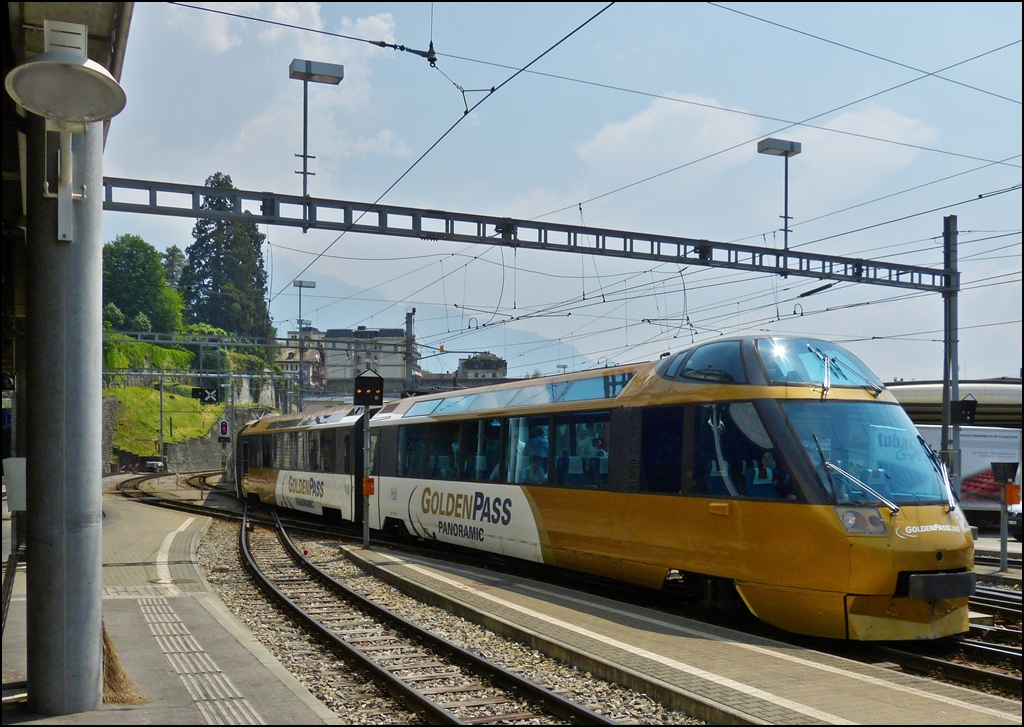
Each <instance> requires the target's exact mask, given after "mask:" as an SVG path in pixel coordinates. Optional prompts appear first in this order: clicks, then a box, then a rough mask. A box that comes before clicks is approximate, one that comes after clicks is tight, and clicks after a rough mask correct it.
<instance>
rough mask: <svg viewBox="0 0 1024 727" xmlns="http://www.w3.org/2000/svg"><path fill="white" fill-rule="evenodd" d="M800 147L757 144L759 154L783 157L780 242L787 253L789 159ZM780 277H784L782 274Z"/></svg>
mask: <svg viewBox="0 0 1024 727" xmlns="http://www.w3.org/2000/svg"><path fill="white" fill-rule="evenodd" d="M801 147H802V145H801V144H800V142H799V141H785V140H784V139H761V141H759V142H757V152H758V153H759V154H771V155H772V156H777V157H783V158H784V159H785V160H786V181H785V192H784V194H785V201H784V202H783V210H782V242H783V249H784V250H785V251H786V252H787V253H788V252H789V158H790V157H795V156H796V155H797V154H799V153H800V150H801ZM782 259H783V267H786V268H788V267H789V258H788V257H785V256H783V258H782ZM782 277H786V276H785V274H783V276H782Z"/></svg>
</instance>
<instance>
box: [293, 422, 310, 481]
mask: <svg viewBox="0 0 1024 727" xmlns="http://www.w3.org/2000/svg"><path fill="white" fill-rule="evenodd" d="M292 437H294V443H293V445H292V452H294V453H295V455H296V457H295V469H297V470H299V471H300V472H305V471H308V470H309V456H308V452H307V448H306V440H307V439H308V438H309V437H308V432H296V433H295V434H293V435H292Z"/></svg>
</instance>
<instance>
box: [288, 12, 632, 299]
mask: <svg viewBox="0 0 1024 727" xmlns="http://www.w3.org/2000/svg"><path fill="white" fill-rule="evenodd" d="M614 4H615V3H608V4H607V5H605V6H604V7H603V8H601V9H600V10H598V11H597V12H596V13H594V14H593V15H591V16H590V17H589V18H587V19H586V20H585V21H583V22H582V23H580V24H579V25H577V26H576V27H575V28H574V29H573V30H571V31H570V32H569V33H567V34H566V35H564V36H562V38H560V39H559V40H558V41H557V42H555V43H554V44H553V45H551V46H549V47H548V48H547V49H546V50H545V51H543V52H542V53H541V54H540V55H538V56H536V57H535V58H534V59H533V60H532V61H530V62H529V63H527V64H526V65H525V66H523V67H522V68H520V69H519V70H517V71H516V72H515V73H513V74H512V75H511V76H509V77H508V78H506V79H505V80H504V81H502V82H501V83H500V84H498V85H497V86H495V87H493V88H492V89H491V90H490V92H489V93H488V94H487V95H486V96H484V97H483V98H482V99H480V100H479V101H477V102H476V103H475V104H473V106H472V108H470V109H469V110H467V112H466V113H464V114H463V115H462V116H460V117H459V118H458V119H457V120H456V121H455V123H453V124H452V125H451V126H449V127H448V129H447V130H446V131H445V132H444V133H443V134H441V136H440V137H438V139H437V141H435V142H434V143H433V144H431V145H430V146H429V147H428V148H427V150H426V151H424V152H423V153H422V154H420V156H419V157H417V158H416V161H414V162H413V163H412V164H411V165H409V167H408V168H407V169H406V170H405V171H404V172H402V174H401V175H400V176H399V177H398V179H396V180H395V181H394V182H392V183H391V185H390V186H388V188H387V189H385V190H384V191H383V192H382V193H381V194H380V196H378V197H377V199H376V200H374V202H373V204H378V203H379V202H380V201H381V200H382V199H384V197H385V196H387V194H388V193H389V192H390V191H391V190H393V189H394V188H395V187H397V186H398V184H399V183H400V182H401V181H402V180H403V179H405V177H406V176H408V175H409V173H410V172H412V170H413V169H415V168H416V166H417V165H419V163H420V162H421V161H423V159H425V158H426V156H427V155H428V154H430V152H432V151H433V150H434V149H435V148H437V146H438V145H439V144H440V143H441V142H442V141H444V140H445V138H446V137H447V136H448V135H449V134H450V133H451V132H452V131H454V130H455V128H456V127H457V126H458V125H459V124H461V123H462V121H463V120H464V119H466V118H467V117H468V116H469V114H470V113H471V112H473V111H474V110H476V109H477V108H479V107H480V105H481V104H483V103H484V102H485V101H487V99H489V98H491V97H492V96H493V95H494V94H495V93H496V92H498V91H500V90H501V89H502V88H504V87H505V86H506V85H508V84H509V83H511V82H512V81H513V80H515V79H516V78H517V77H518V76H519V75H520V74H522V73H523V72H524V71H525V70H526V69H528V68H529V67H530V66H532V65H534V64H535V63H537V62H538V61H540V60H541V59H542V58H544V56H546V55H548V54H549V53H551V52H552V51H553V50H555V49H556V48H557V47H558V46H560V45H562V43H564V42H565V41H567V40H568V39H569V38H571V37H572V36H574V35H575V34H576V33H578V32H579V31H580V30H582V29H583V28H585V27H586V26H587V25H589V24H590V23H591V22H593V21H594V20H595V19H596V18H597V17H598V16H600V15H601V14H602V13H604V12H605V11H606V10H608V8H610V7H611V6H612V5H614ZM366 214H367V212H365V211H364V212H363V213H362V214H360V215H359V218H358V219H356V220H355V221H353V223H352V225H353V226H354V225H356V224H358V222H359V220H361V219H362V218H363V217H364V216H365V215H366ZM349 229H351V228H349ZM345 232H347V230H344V231H342V232H341V234H339V235H338V236H337V237H336V238H334V240H333V241H332V242H331V244H329V245H328V246H327V247H326V248H324V250H323V252H322V253H321V255H322V254H323V253H326V252H327V251H328V250H330V249H331V248H332V247H334V245H335V243H337V242H338V240H340V239H341V238H342V237H343V236H344V235H345ZM321 255H318V256H317V257H316V258H315V259H313V260H312V261H311V262H310V263H309V264H308V265H306V267H305V268H303V269H302V270H301V271H299V273H298V275H296V276H295V279H298V277H299V276H300V275H302V274H303V273H305V272H306V271H307V270H309V268H311V267H312V266H313V264H314V263H316V261H317V260H319V259H320V256H321ZM284 290H285V288H282V289H281V291H279V292H278V293H277V294H275V295H274V298H277V296H278V295H280V294H281V292H283V291H284ZM274 298H271V300H272V301H273V300H274Z"/></svg>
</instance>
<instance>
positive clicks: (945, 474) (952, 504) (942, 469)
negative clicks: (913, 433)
mask: <svg viewBox="0 0 1024 727" xmlns="http://www.w3.org/2000/svg"><path fill="white" fill-rule="evenodd" d="M917 441H919V442H920V443H921V446H922V447H924V451H925V453H926V454H927V455H928V461H929V462H931V463H932V467H934V468H935V469H936V470H937V471H938V473H939V477H940V478H941V479H942V484H943V485H945V486H946V502H947V503H948V504H949V509H947V510H946V512H953V510H955V509H956V495H955V494H954V493H953V483H952V482H950V481H949V471H948V470H947V469H946V465H945V463H943V462H941V461H940V460H939V458H938V457H936V456H935V452H933V451H932V448H931V447H929V446H928V442H926V441H924V437H922V436H921V435H920V434H918V435H917Z"/></svg>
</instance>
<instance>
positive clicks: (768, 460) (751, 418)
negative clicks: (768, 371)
mask: <svg viewBox="0 0 1024 727" xmlns="http://www.w3.org/2000/svg"><path fill="white" fill-rule="evenodd" d="M695 411H696V421H695V422H694V426H695V429H696V431H695V436H694V438H693V439H694V441H695V447H694V451H693V469H692V489H691V491H692V494H694V495H710V496H712V497H750V498H756V499H780V498H785V499H796V493H795V491H794V490H793V486H792V484H791V482H790V480H789V474H788V473H787V472H786V470H785V469H784V468H783V466H782V463H781V462H780V461H779V458H778V456H777V455H776V452H775V450H774V447H773V445H772V441H771V438H770V437H769V436H768V432H767V430H765V428H764V425H763V424H762V422H761V418H760V416H759V415H758V413H757V410H756V409H755V408H754V405H753V404H752V403H750V402H736V403H732V404H710V405H706V406H701V407H695Z"/></svg>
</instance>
